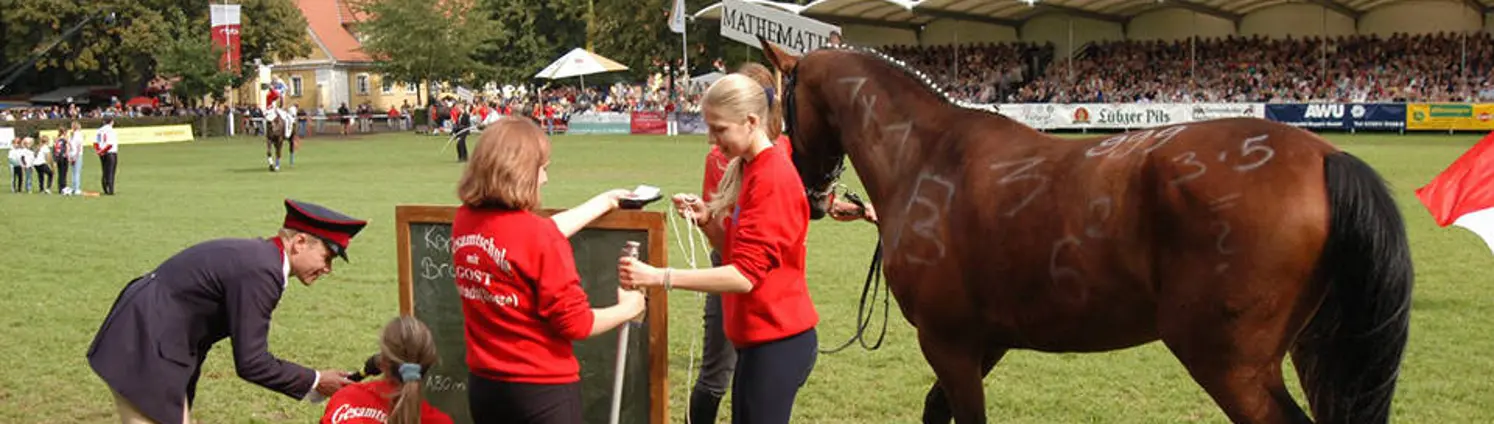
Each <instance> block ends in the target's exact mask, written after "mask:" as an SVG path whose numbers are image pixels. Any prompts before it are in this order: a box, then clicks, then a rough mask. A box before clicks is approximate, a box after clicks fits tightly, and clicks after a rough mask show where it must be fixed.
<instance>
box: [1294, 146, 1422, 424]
mask: <svg viewBox="0 0 1494 424" xmlns="http://www.w3.org/2000/svg"><path fill="white" fill-rule="evenodd" d="M1323 162H1324V163H1323V168H1324V172H1323V173H1324V178H1325V179H1326V183H1327V189H1328V208H1329V216H1330V218H1329V229H1328V239H1327V243H1326V244H1325V246H1324V251H1323V256H1322V258H1321V262H1320V265H1319V267H1320V268H1319V274H1318V275H1320V276H1321V278H1322V279H1323V281H1325V282H1327V284H1328V289H1327V295H1326V298H1325V299H1324V300H1323V304H1322V306H1321V307H1320V308H1319V310H1318V312H1317V313H1316V314H1315V315H1314V316H1313V318H1312V321H1311V322H1309V323H1308V324H1307V328H1305V329H1304V330H1303V332H1302V334H1301V335H1300V337H1298V339H1297V343H1296V346H1294V348H1293V351H1292V360H1293V363H1294V364H1295V365H1296V367H1297V374H1298V376H1299V377H1301V380H1302V387H1303V390H1304V391H1305V392H1306V394H1307V398H1308V404H1309V405H1310V406H1311V409H1312V412H1313V416H1314V417H1315V418H1316V420H1317V422H1319V423H1330V424H1331V423H1356V424H1357V423H1384V422H1388V421H1389V420H1390V406H1391V405H1390V403H1391V398H1393V397H1394V396H1395V386H1396V379H1397V378H1398V377H1399V374H1400V367H1401V358H1402V355H1403V354H1404V353H1405V348H1406V336H1407V332H1408V330H1409V327H1410V321H1411V286H1412V279H1413V272H1412V266H1411V250H1410V245H1409V243H1408V242H1407V239H1406V226H1405V223H1404V222H1403V221H1402V218H1401V214H1400V210H1399V209H1398V208H1397V206H1396V202H1395V199H1394V198H1393V197H1392V196H1391V193H1390V189H1389V188H1388V187H1387V185H1386V183H1385V181H1384V180H1383V179H1381V177H1380V175H1379V174H1378V173H1376V172H1375V171H1374V169H1372V168H1370V167H1369V165H1367V164H1365V163H1364V162H1363V161H1361V160H1359V158H1356V157H1354V156H1353V155H1350V154H1349V153H1347V152H1337V153H1333V154H1330V155H1328V156H1327V157H1325V158H1324V160H1323Z"/></svg>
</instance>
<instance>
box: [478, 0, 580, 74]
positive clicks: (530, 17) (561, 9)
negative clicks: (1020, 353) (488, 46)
mask: <svg viewBox="0 0 1494 424" xmlns="http://www.w3.org/2000/svg"><path fill="white" fill-rule="evenodd" d="M586 1H587V0H485V1H484V4H485V5H486V6H487V9H488V10H490V11H491V13H492V15H491V16H493V17H494V19H495V20H496V21H497V22H498V25H499V27H501V28H502V29H503V30H502V33H501V34H500V36H499V38H498V40H497V41H498V44H499V45H501V46H502V49H495V50H492V51H490V52H489V54H488V55H486V56H485V57H484V59H485V60H487V61H489V62H491V63H493V64H494V69H493V72H491V73H490V74H489V75H488V76H487V77H488V78H487V80H490V81H505V82H521V81H529V80H532V79H534V74H536V73H538V72H539V71H540V70H541V69H544V67H545V66H546V65H549V64H550V62H552V61H554V60H555V59H557V58H559V57H560V55H563V54H565V52H567V51H570V50H571V49H574V48H577V47H584V46H586V6H587V3H586ZM604 56H605V54H604Z"/></svg>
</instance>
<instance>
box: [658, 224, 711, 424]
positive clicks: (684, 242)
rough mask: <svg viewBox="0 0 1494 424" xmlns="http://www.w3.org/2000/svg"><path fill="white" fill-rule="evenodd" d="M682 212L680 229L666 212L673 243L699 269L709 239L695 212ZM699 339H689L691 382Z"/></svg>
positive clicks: (687, 416)
mask: <svg viewBox="0 0 1494 424" xmlns="http://www.w3.org/2000/svg"><path fill="white" fill-rule="evenodd" d="M683 213H684V215H685V216H684V217H683V218H684V219H686V220H688V223H687V224H685V227H686V228H687V230H685V231H680V223H679V220H677V219H676V218H675V215H676V214H673V213H670V214H668V215H669V227H670V228H671V229H673V230H674V231H673V232H674V241H675V244H677V245H678V246H679V247H680V251H681V252H685V253H686V256H685V263H686V265H689V266H690V269H700V263H699V262H698V260H699V259H700V257H699V256H698V253H699V252H707V253H706V254H707V255H708V256H709V255H710V253H709V252H710V251H711V245H710V241H709V240H707V239H706V236H705V232H703V231H701V230H700V227H697V226H695V212H694V211H692V210H690V209H685V210H684V212H683ZM680 233H684V234H685V235H684V236H683V237H681V236H680ZM697 234H698V235H699V236H700V237H699V238H696V235H697ZM697 246H700V247H702V248H703V249H701V250H696V247H697ZM695 299H696V300H703V299H705V293H701V292H695ZM700 339H701V338H700V337H694V338H691V339H690V353H689V355H688V356H689V358H690V361H689V362H688V363H687V364H688V365H686V368H685V375H686V376H688V377H687V378H690V379H691V381H692V384H693V381H694V380H695V379H697V378H699V376H697V375H696V374H695V356H696V355H699V354H700V353H699V344H700ZM702 360H704V359H702ZM685 423H686V424H691V423H690V402H689V401H688V400H687V401H686V402H685Z"/></svg>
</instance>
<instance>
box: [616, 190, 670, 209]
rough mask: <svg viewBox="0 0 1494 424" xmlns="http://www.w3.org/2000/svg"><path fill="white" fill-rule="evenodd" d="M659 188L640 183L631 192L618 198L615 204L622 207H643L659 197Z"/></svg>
mask: <svg viewBox="0 0 1494 424" xmlns="http://www.w3.org/2000/svg"><path fill="white" fill-rule="evenodd" d="M661 198H662V196H660V195H659V188H658V187H654V186H650V185H640V186H638V188H635V189H633V193H632V194H629V195H627V196H624V197H623V198H621V199H618V201H617V205H618V207H620V208H623V209H643V207H644V206H647V205H648V204H649V203H653V202H656V201H658V200H659V199H661Z"/></svg>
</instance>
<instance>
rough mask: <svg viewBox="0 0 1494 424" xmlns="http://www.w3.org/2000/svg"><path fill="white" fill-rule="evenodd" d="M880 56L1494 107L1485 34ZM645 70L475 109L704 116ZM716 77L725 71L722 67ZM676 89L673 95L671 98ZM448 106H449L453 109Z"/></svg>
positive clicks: (1164, 86)
mask: <svg viewBox="0 0 1494 424" xmlns="http://www.w3.org/2000/svg"><path fill="white" fill-rule="evenodd" d="M879 50H881V51H882V52H883V53H886V54H888V55H890V56H892V57H895V58H898V59H899V60H902V61H904V62H905V63H907V64H908V65H909V66H911V67H914V68H916V69H918V70H920V71H922V72H924V73H925V74H927V75H928V76H929V77H930V78H932V79H933V80H934V81H935V82H936V83H937V84H939V85H940V88H941V89H943V90H945V91H946V92H947V93H948V94H949V95H950V96H951V97H954V98H956V99H959V100H963V101H967V102H972V103H1002V102H1005V103H1047V102H1054V103H1116V102H1265V103H1279V102H1412V101H1415V102H1456V101H1494V78H1491V75H1490V74H1491V72H1494V35H1491V34H1490V33H1486V32H1478V33H1474V34H1468V35H1464V34H1453V33H1438V34H1418V35H1407V34H1394V35H1390V36H1385V37H1381V36H1376V35H1354V36H1338V37H1328V38H1320V37H1305V38H1303V37H1297V38H1290V37H1289V38H1281V39H1273V38H1267V37H1261V36H1251V37H1242V36H1229V37H1224V38H1199V39H1195V40H1191V41H1190V40H1167V41H1163V40H1125V41H1104V42H1096V43H1090V44H1086V45H1084V46H1082V47H1079V51H1078V52H1077V53H1076V54H1075V55H1074V58H1073V59H1072V60H1070V59H1068V58H1066V57H1063V56H1062V55H1059V54H1057V53H1056V52H1055V47H1054V45H1053V44H1052V43H1041V44H1039V43H1026V42H1018V43H974V44H964V45H959V46H883V47H880V48H879ZM648 69H649V70H650V73H649V74H648V76H647V77H645V78H644V80H642V81H632V82H618V81H616V80H615V79H613V80H610V81H608V82H600V83H598V82H593V83H591V84H588V85H587V86H585V87H578V86H576V85H571V84H556V85H545V86H534V85H521V86H517V87H518V88H517V89H515V86H512V85H510V86H507V87H505V88H504V89H502V90H496V92H491V93H480V94H479V95H478V99H477V101H478V102H479V103H478V104H487V105H491V106H492V107H495V108H502V109H505V110H511V111H513V113H526V114H534V115H537V117H538V115H545V116H547V117H553V118H558V119H560V120H562V121H564V120H567V119H568V117H569V116H571V115H573V114H577V113H586V112H635V111H666V112H674V111H676V110H678V111H681V112H687V113H698V112H699V110H700V95H701V92H702V90H703V88H704V87H705V85H706V83H705V82H702V81H691V80H690V79H689V78H688V77H687V75H686V74H685V73H684V72H680V71H678V69H679V66H678V63H674V64H670V63H667V62H663V61H656V62H655V63H653V64H652V66H650V67H649V68H648ZM697 69H698V68H697ZM710 69H713V70H715V71H717V72H725V71H726V69H725V66H724V64H723V63H722V61H721V60H719V59H718V60H716V61H715V62H714V63H712V64H711V66H710ZM670 73H673V74H674V78H672V79H671V78H670V77H669V75H670ZM696 77H699V75H696ZM670 81H673V82H674V83H675V87H674V88H675V90H673V92H674V93H676V97H674V98H671V91H672V90H670V86H669V83H670ZM490 91H491V90H490ZM678 93H684V94H683V99H684V101H683V102H676V101H675V100H676V99H679V98H680V97H679V95H678ZM443 100H444V101H445V104H446V105H450V104H452V102H451V99H443ZM303 107H304V108H305V109H304V110H302V111H300V112H299V113H301V114H304V115H303V116H310V117H320V116H324V114H325V116H341V115H346V114H349V113H351V114H356V115H358V116H368V115H375V114H376V115H387V116H389V117H390V118H395V117H403V118H405V120H408V117H409V115H410V114H411V109H410V106H409V105H408V102H407V103H406V104H405V105H404V106H402V107H391V108H390V109H391V110H388V111H383V110H377V111H376V110H372V109H373V108H371V107H369V106H367V105H358V107H356V108H355V110H353V111H349V112H342V110H341V109H325V110H324V107H322V106H320V105H303ZM341 107H342V108H346V107H347V106H345V105H344V106H341ZM228 109H229V106H227V105H217V106H210V107H201V108H184V107H175V106H172V105H170V104H161V105H154V106H152V105H125V104H121V103H119V102H112V103H110V102H105V103H104V104H103V105H101V106H90V105H86V104H85V105H77V104H72V105H46V106H35V107H14V108H10V109H3V110H0V121H15V120H31V119H77V118H98V117H102V116H104V115H113V116H121V117H135V116H201V115H214V114H223V113H227V111H228ZM234 109H236V110H237V113H238V114H240V115H241V116H250V117H252V116H255V115H257V114H258V113H257V111H255V110H254V108H253V107H252V106H249V105H237V106H236V107H234Z"/></svg>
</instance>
